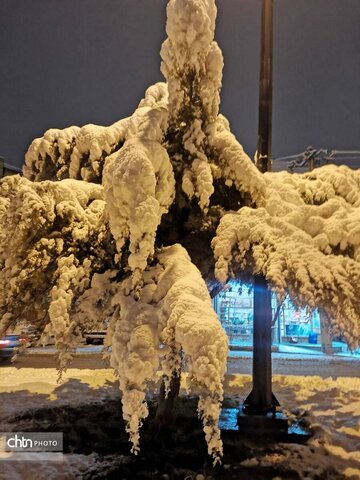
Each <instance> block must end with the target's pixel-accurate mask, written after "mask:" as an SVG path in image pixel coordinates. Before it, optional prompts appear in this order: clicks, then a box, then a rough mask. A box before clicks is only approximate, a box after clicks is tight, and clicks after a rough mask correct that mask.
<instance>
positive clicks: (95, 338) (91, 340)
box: [84, 330, 106, 345]
mask: <svg viewBox="0 0 360 480" xmlns="http://www.w3.org/2000/svg"><path fill="white" fill-rule="evenodd" d="M105 336H106V330H97V331H93V332H85V334H84V337H85V342H86V344H87V345H100V344H102V343H104V339H105Z"/></svg>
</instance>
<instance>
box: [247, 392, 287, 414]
mask: <svg viewBox="0 0 360 480" xmlns="http://www.w3.org/2000/svg"><path fill="white" fill-rule="evenodd" d="M278 407H280V403H279V402H278V399H277V398H276V397H275V395H274V394H273V393H271V401H267V402H264V401H263V399H262V398H260V396H259V395H255V394H254V390H251V392H250V393H249V395H248V396H247V397H246V400H245V402H244V405H243V406H242V409H243V411H244V413H247V414H248V415H267V414H268V413H271V414H273V415H275V413H276V412H277V409H278Z"/></svg>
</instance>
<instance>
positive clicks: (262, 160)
mask: <svg viewBox="0 0 360 480" xmlns="http://www.w3.org/2000/svg"><path fill="white" fill-rule="evenodd" d="M273 7H274V2H273V0H263V5H262V18H261V62H260V92H259V127H258V143H257V155H256V166H257V167H258V169H259V170H260V171H261V172H263V173H264V172H267V171H270V170H271V127H272V64H273V11H274V8H273Z"/></svg>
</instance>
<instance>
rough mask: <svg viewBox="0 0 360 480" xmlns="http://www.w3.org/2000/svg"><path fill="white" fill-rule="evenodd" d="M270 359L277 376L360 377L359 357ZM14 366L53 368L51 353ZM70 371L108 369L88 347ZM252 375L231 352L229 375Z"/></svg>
mask: <svg viewBox="0 0 360 480" xmlns="http://www.w3.org/2000/svg"><path fill="white" fill-rule="evenodd" d="M272 359H273V360H272V366H273V373H274V374H276V375H301V376H304V375H318V376H320V377H322V378H327V377H334V378H336V377H357V378H359V377H360V358H359V356H357V357H349V356H329V355H296V354H284V353H273V355H272ZM1 365H4V366H5V365H6V366H9V363H8V362H6V363H2V364H0V375H1ZM13 366H15V367H17V368H22V367H25V368H56V358H55V354H54V350H53V349H52V350H51V349H50V350H49V349H48V350H45V351H41V350H40V349H38V350H37V351H36V352H29V353H27V354H24V355H22V356H20V357H19V358H18V359H17V361H16V362H15V363H14V364H13ZM71 368H80V369H84V368H86V369H100V368H101V369H103V368H109V365H108V364H107V363H105V362H104V361H103V360H102V358H101V354H100V347H90V348H89V349H86V348H83V349H81V353H79V354H76V356H75V358H74V360H73V362H72V364H71ZM251 371H252V352H242V351H236V352H230V355H229V358H228V370H227V373H228V374H234V373H240V374H251Z"/></svg>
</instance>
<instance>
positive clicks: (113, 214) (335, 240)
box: [0, 0, 360, 461]
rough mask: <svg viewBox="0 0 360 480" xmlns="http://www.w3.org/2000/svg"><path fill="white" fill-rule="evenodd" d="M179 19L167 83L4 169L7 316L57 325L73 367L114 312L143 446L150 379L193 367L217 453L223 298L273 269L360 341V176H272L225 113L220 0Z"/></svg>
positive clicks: (114, 335)
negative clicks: (225, 287) (77, 349)
mask: <svg viewBox="0 0 360 480" xmlns="http://www.w3.org/2000/svg"><path fill="white" fill-rule="evenodd" d="M167 15H168V20H167V29H166V31H167V35H168V38H167V39H166V40H165V42H164V43H163V45H162V48H161V57H162V65H161V71H162V73H163V74H164V77H165V80H166V83H157V84H156V85H153V86H152V87H150V88H149V89H148V90H147V91H146V93H145V97H144V99H143V100H141V102H140V103H139V106H138V108H137V109H136V110H135V112H134V114H133V115H132V116H130V117H129V118H126V119H124V120H120V121H119V122H116V123H115V124H113V125H111V126H109V127H99V126H96V125H86V126H84V127H82V128H79V127H69V128H66V129H64V130H54V129H51V130H48V131H47V132H46V133H45V134H44V136H43V137H42V138H38V139H36V140H34V141H33V143H32V144H31V146H30V147H29V150H28V152H27V154H26V158H25V166H24V169H23V173H24V177H19V176H16V177H10V178H5V179H4V180H2V182H1V184H0V215H1V216H2V221H1V226H0V228H1V230H0V287H1V289H0V315H1V327H2V329H3V330H4V329H6V328H7V327H9V326H10V325H13V324H14V323H16V322H17V321H18V320H19V319H28V320H29V321H31V322H33V323H34V324H35V325H36V326H37V328H38V329H39V331H41V332H45V333H49V332H50V331H53V332H54V333H55V338H56V345H57V347H58V350H59V356H60V368H61V369H63V368H65V367H66V365H67V363H68V361H69V360H70V359H71V353H72V350H73V348H74V344H75V343H74V342H75V338H76V335H78V334H79V333H81V331H83V330H84V328H86V322H88V325H89V324H90V325H92V324H94V323H96V322H97V321H99V320H104V319H107V320H108V321H109V327H108V332H107V338H106V346H107V347H110V346H111V347H112V348H111V353H110V361H111V365H112V366H113V367H114V369H115V370H116V371H117V373H118V376H119V381H120V389H121V391H122V404H123V415H124V418H125V420H126V421H127V429H128V432H129V434H130V439H131V441H132V445H133V451H134V452H135V453H136V452H137V451H138V450H139V429H140V427H141V424H142V422H143V420H144V419H145V418H146V416H147V415H148V409H147V404H146V389H147V386H148V385H149V383H150V382H151V381H153V380H156V373H157V371H158V370H159V369H161V370H162V372H163V376H164V386H165V391H166V392H167V393H168V392H169V391H170V390H171V388H172V386H173V380H174V379H179V372H180V371H181V368H182V366H183V365H184V364H186V367H187V370H188V377H187V381H188V387H189V390H191V389H192V388H193V387H196V390H197V391H198V392H200V395H199V404H198V411H199V415H200V416H201V418H202V420H203V424H204V432H205V437H206V440H207V444H208V451H209V453H210V454H211V455H212V456H213V458H214V461H217V460H218V459H219V458H220V457H221V454H222V444H221V439H220V432H219V429H218V419H219V413H220V406H221V401H222V397H223V388H222V381H223V378H224V373H225V369H226V358H227V339H226V336H225V334H224V332H223V330H222V328H221V325H220V322H219V320H218V318H217V316H216V314H215V312H214V311H213V309H212V304H211V295H212V294H213V293H214V292H216V291H218V288H219V284H224V283H226V282H227V280H228V279H229V278H231V277H234V276H237V277H243V278H247V279H249V278H251V276H252V275H256V274H263V275H264V276H265V277H266V279H267V281H268V283H269V285H270V286H271V288H272V289H274V291H275V292H276V293H277V295H278V297H279V298H280V299H281V298H282V297H283V296H284V295H285V294H288V295H289V296H290V298H291V299H292V301H293V302H294V303H295V304H296V305H299V306H308V307H309V308H315V307H319V308H321V309H322V310H323V311H324V312H326V314H327V318H328V320H329V325H330V326H331V328H332V329H333V331H334V332H341V333H342V334H343V335H344V336H345V338H346V339H347V341H348V343H349V346H350V347H351V348H356V347H357V346H358V345H359V340H360V319H359V315H360V300H359V297H358V295H357V292H356V288H357V287H359V285H360V172H358V171H352V170H350V169H348V168H347V167H335V166H326V167H323V168H319V169H317V170H315V171H313V172H311V173H307V174H303V175H296V174H295V175H291V174H288V173H284V172H282V173H276V174H275V173H266V174H262V173H260V172H259V171H258V170H257V169H256V167H255V165H254V164H253V162H252V161H251V159H250V158H249V157H248V156H247V155H246V153H245V152H244V150H243V148H242V147H241V145H240V144H239V143H238V142H237V140H236V139H235V137H234V135H233V134H232V133H231V131H230V126H229V122H228V121H227V120H226V118H225V117H224V116H222V115H221V114H219V103H220V97H219V92H220V87H221V79H222V67H223V58H222V54H221V51H220V49H219V47H218V45H217V43H216V42H215V41H214V29H215V19H216V6H215V2H214V0H170V1H169V3H168V6H167ZM209 291H210V293H209Z"/></svg>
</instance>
